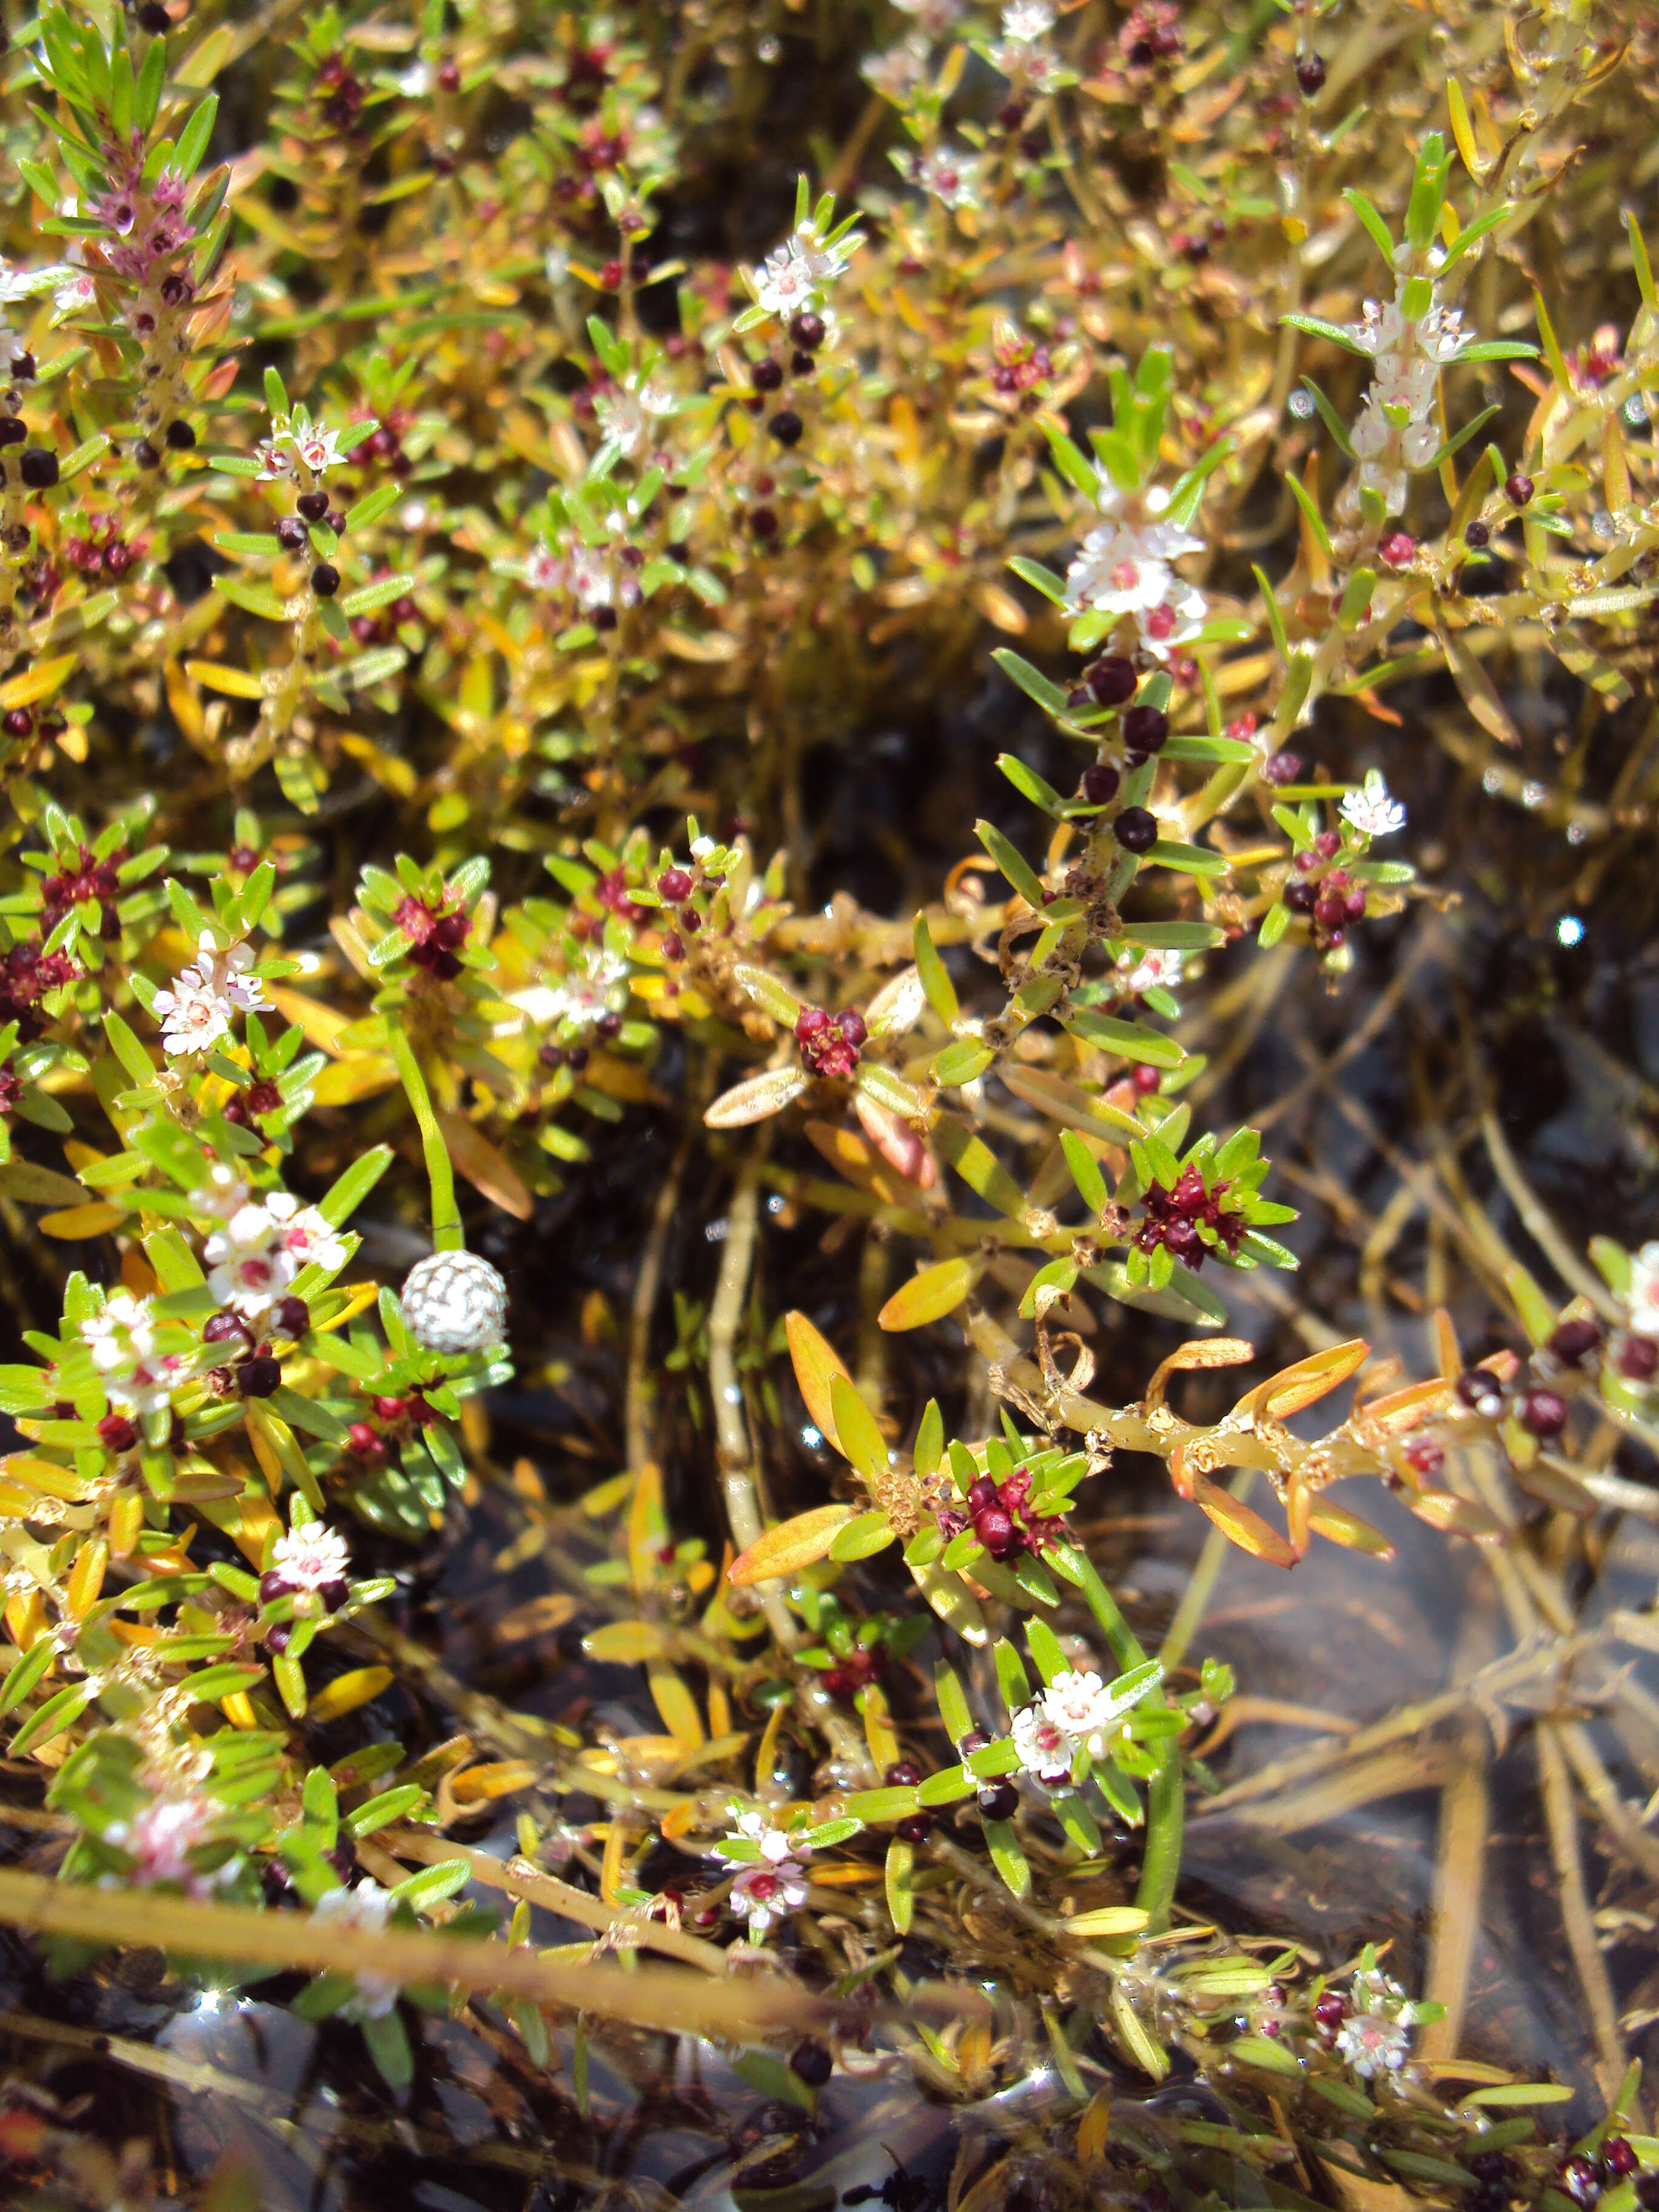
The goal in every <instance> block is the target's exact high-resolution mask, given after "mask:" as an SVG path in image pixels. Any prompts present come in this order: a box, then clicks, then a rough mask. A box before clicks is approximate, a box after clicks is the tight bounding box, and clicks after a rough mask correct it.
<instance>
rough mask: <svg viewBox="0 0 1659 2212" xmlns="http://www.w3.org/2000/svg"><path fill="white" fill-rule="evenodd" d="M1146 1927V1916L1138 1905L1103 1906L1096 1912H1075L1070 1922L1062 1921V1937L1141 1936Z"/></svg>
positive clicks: (1060, 1930)
mask: <svg viewBox="0 0 1659 2212" xmlns="http://www.w3.org/2000/svg"><path fill="white" fill-rule="evenodd" d="M1145 1926H1146V1913H1144V1912H1143V1911H1141V1909H1140V1907H1139V1905H1102V1906H1101V1907H1100V1908H1099V1910H1098V1911H1095V1912H1074V1913H1073V1915H1072V1917H1071V1918H1070V1919H1069V1920H1064V1921H1061V1922H1060V1929H1059V1932H1060V1934H1061V1935H1062V1936H1084V1937H1085V1938H1087V1937H1090V1936H1139V1933H1140V1931H1141V1929H1143V1928H1144V1927H1145Z"/></svg>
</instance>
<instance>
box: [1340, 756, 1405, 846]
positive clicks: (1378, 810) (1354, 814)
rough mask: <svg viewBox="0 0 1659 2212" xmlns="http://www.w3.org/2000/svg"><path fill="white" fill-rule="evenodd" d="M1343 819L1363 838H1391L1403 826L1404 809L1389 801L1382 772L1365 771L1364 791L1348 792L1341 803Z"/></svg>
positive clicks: (1394, 801) (1397, 802)
mask: <svg viewBox="0 0 1659 2212" xmlns="http://www.w3.org/2000/svg"><path fill="white" fill-rule="evenodd" d="M1341 815H1342V819H1343V820H1344V821H1345V822H1346V823H1349V824H1350V826H1351V827H1352V828H1353V829H1358V832H1359V834H1360V836H1362V837H1392V836H1394V835H1395V831H1396V830H1399V829H1404V828H1405V826H1406V810H1405V808H1404V807H1403V806H1402V805H1401V804H1400V801H1399V800H1398V799H1390V798H1389V787H1388V785H1387V784H1386V783H1385V782H1384V781H1383V771H1382V769H1376V768H1373V769H1367V770H1366V773H1365V783H1364V789H1363V790H1360V791H1351V792H1349V793H1348V794H1347V796H1346V798H1345V799H1343V801H1342V806H1341Z"/></svg>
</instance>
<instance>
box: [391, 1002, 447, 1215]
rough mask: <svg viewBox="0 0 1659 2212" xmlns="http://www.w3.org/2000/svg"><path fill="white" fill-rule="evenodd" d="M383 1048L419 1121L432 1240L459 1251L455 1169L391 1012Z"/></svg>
mask: <svg viewBox="0 0 1659 2212" xmlns="http://www.w3.org/2000/svg"><path fill="white" fill-rule="evenodd" d="M386 1049H387V1050H388V1051H389V1052H390V1053H391V1054H392V1064H393V1065H394V1066H395V1067H396V1068H397V1071H398V1078H399V1079H400V1080H401V1082H402V1084H403V1086H404V1090H405V1091H407V1092H408V1094H409V1103H410V1105H411V1106H412V1107H413V1108H414V1109H415V1119H416V1121H417V1122H418V1123H419V1124H420V1130H421V1150H422V1152H424V1153H425V1154H426V1172H427V1180H428V1182H430V1183H431V1185H432V1241H433V1243H434V1244H435V1245H436V1247H437V1249H439V1251H441V1252H459V1251H460V1250H462V1249H464V1247H465V1243H466V1238H465V1235H464V1234H463V1232H462V1229H461V1216H460V1209H459V1207H458V1206H457V1205H456V1203H455V1170H454V1169H453V1167H451V1165H450V1164H449V1152H448V1148H447V1146H446V1145H445V1143H444V1139H443V1132H442V1131H441V1129H440V1128H439V1127H438V1117H437V1115H435V1113H434V1112H433V1110H432V1094H431V1092H430V1091H428V1089H427V1087H426V1078H425V1076H424V1075H422V1073H421V1063H420V1061H419V1060H417V1059H416V1057H415V1048H414V1046H413V1045H412V1044H410V1041H409V1036H408V1032H407V1031H406V1030H404V1027H403V1025H402V1024H401V1023H399V1022H398V1020H397V1019H396V1018H395V1017H393V1016H390V1015H389V1016H388V1017H387V1018H386Z"/></svg>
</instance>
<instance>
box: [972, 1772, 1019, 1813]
mask: <svg viewBox="0 0 1659 2212" xmlns="http://www.w3.org/2000/svg"><path fill="white" fill-rule="evenodd" d="M979 1809H980V1813H981V1817H982V1818H983V1819H985V1820H1012V1819H1013V1817H1014V1814H1016V1813H1017V1812H1018V1810H1019V1792H1018V1790H1017V1789H1015V1787H1014V1785H1013V1784H1012V1782H1010V1781H1008V1780H1006V1778H1004V1779H1002V1780H1000V1781H996V1782H987V1784H985V1786H984V1788H983V1789H982V1790H981V1791H980V1793H979Z"/></svg>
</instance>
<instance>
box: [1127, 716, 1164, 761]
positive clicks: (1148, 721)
mask: <svg viewBox="0 0 1659 2212" xmlns="http://www.w3.org/2000/svg"><path fill="white" fill-rule="evenodd" d="M1169 734H1170V718H1169V716H1168V715H1167V714H1165V713H1164V709H1163V708H1161V707H1144V706H1143V707H1131V708H1129V709H1128V710H1127V713H1126V714H1125V715H1124V717H1123V742H1124V744H1126V745H1132V746H1133V748H1134V750H1135V751H1136V752H1139V753H1155V752H1156V751H1157V750H1158V747H1159V746H1160V745H1161V744H1163V743H1164V740H1165V739H1166V738H1168V736H1169Z"/></svg>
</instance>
